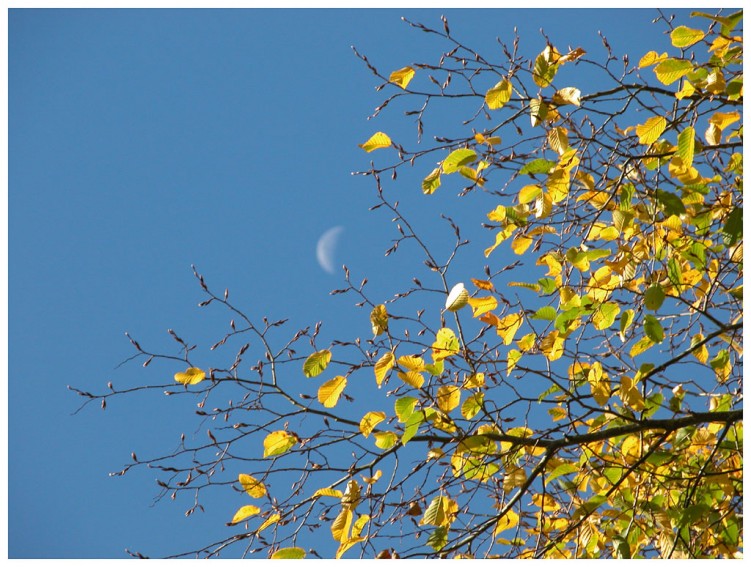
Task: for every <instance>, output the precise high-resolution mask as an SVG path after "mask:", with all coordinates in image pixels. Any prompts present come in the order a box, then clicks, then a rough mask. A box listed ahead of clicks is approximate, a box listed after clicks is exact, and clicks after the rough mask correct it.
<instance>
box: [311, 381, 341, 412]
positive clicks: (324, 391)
mask: <svg viewBox="0 0 751 567" xmlns="http://www.w3.org/2000/svg"><path fill="white" fill-rule="evenodd" d="M346 385H347V379H346V378H345V377H344V376H337V377H336V378H332V379H331V380H329V381H328V382H324V383H323V384H321V387H320V388H318V401H319V402H321V403H322V404H323V405H324V407H327V408H333V407H334V406H336V404H337V402H338V401H339V396H341V395H342V392H343V391H344V387H345V386H346Z"/></svg>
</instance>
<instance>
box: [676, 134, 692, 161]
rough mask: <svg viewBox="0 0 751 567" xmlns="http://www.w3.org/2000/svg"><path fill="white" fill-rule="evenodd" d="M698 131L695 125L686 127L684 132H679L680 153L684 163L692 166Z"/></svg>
mask: <svg viewBox="0 0 751 567" xmlns="http://www.w3.org/2000/svg"><path fill="white" fill-rule="evenodd" d="M695 137H696V131H695V130H694V129H693V127H691V126H688V127H686V128H685V129H684V130H683V132H681V133H680V134H678V152H677V153H678V155H679V156H680V157H681V160H683V165H685V166H686V167H691V164H692V163H693V162H694V139H695Z"/></svg>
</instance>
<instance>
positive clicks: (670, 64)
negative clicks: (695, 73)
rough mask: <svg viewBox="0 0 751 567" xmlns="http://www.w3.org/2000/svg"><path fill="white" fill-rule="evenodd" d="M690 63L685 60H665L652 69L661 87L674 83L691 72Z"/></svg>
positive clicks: (691, 66)
mask: <svg viewBox="0 0 751 567" xmlns="http://www.w3.org/2000/svg"><path fill="white" fill-rule="evenodd" d="M693 68H694V66H693V64H692V63H691V61H687V60H685V59H665V60H664V61H662V62H660V64H659V65H657V67H655V68H654V72H655V75H656V76H657V80H658V81H660V82H661V83H662V84H663V85H669V84H671V83H674V82H675V81H677V80H678V79H680V78H681V77H683V76H684V75H687V74H688V73H690V72H691V71H692V70H693Z"/></svg>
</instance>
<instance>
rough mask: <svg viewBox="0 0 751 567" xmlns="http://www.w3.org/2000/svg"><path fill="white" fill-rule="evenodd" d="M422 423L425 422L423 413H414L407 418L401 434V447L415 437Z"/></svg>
mask: <svg viewBox="0 0 751 567" xmlns="http://www.w3.org/2000/svg"><path fill="white" fill-rule="evenodd" d="M423 421H425V413H424V412H423V411H416V412H414V413H413V414H412V415H410V416H409V417H408V418H407V422H406V423H405V424H404V433H403V434H402V445H406V444H407V443H408V442H409V440H410V439H412V438H413V437H414V436H415V435H417V430H418V429H419V428H420V424H421V423H422V422H423Z"/></svg>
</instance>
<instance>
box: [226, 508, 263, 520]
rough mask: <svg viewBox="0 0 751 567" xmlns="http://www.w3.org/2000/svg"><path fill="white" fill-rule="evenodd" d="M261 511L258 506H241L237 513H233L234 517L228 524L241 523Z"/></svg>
mask: <svg viewBox="0 0 751 567" xmlns="http://www.w3.org/2000/svg"><path fill="white" fill-rule="evenodd" d="M260 511H261V509H260V508H259V507H258V506H253V505H250V504H249V505H248V506H243V507H242V508H240V509H239V510H238V511H237V512H235V515H234V516H233V517H232V521H230V524H237V523H238V522H242V521H243V520H247V519H248V518H250V517H251V516H255V515H256V514H258V512H260Z"/></svg>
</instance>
